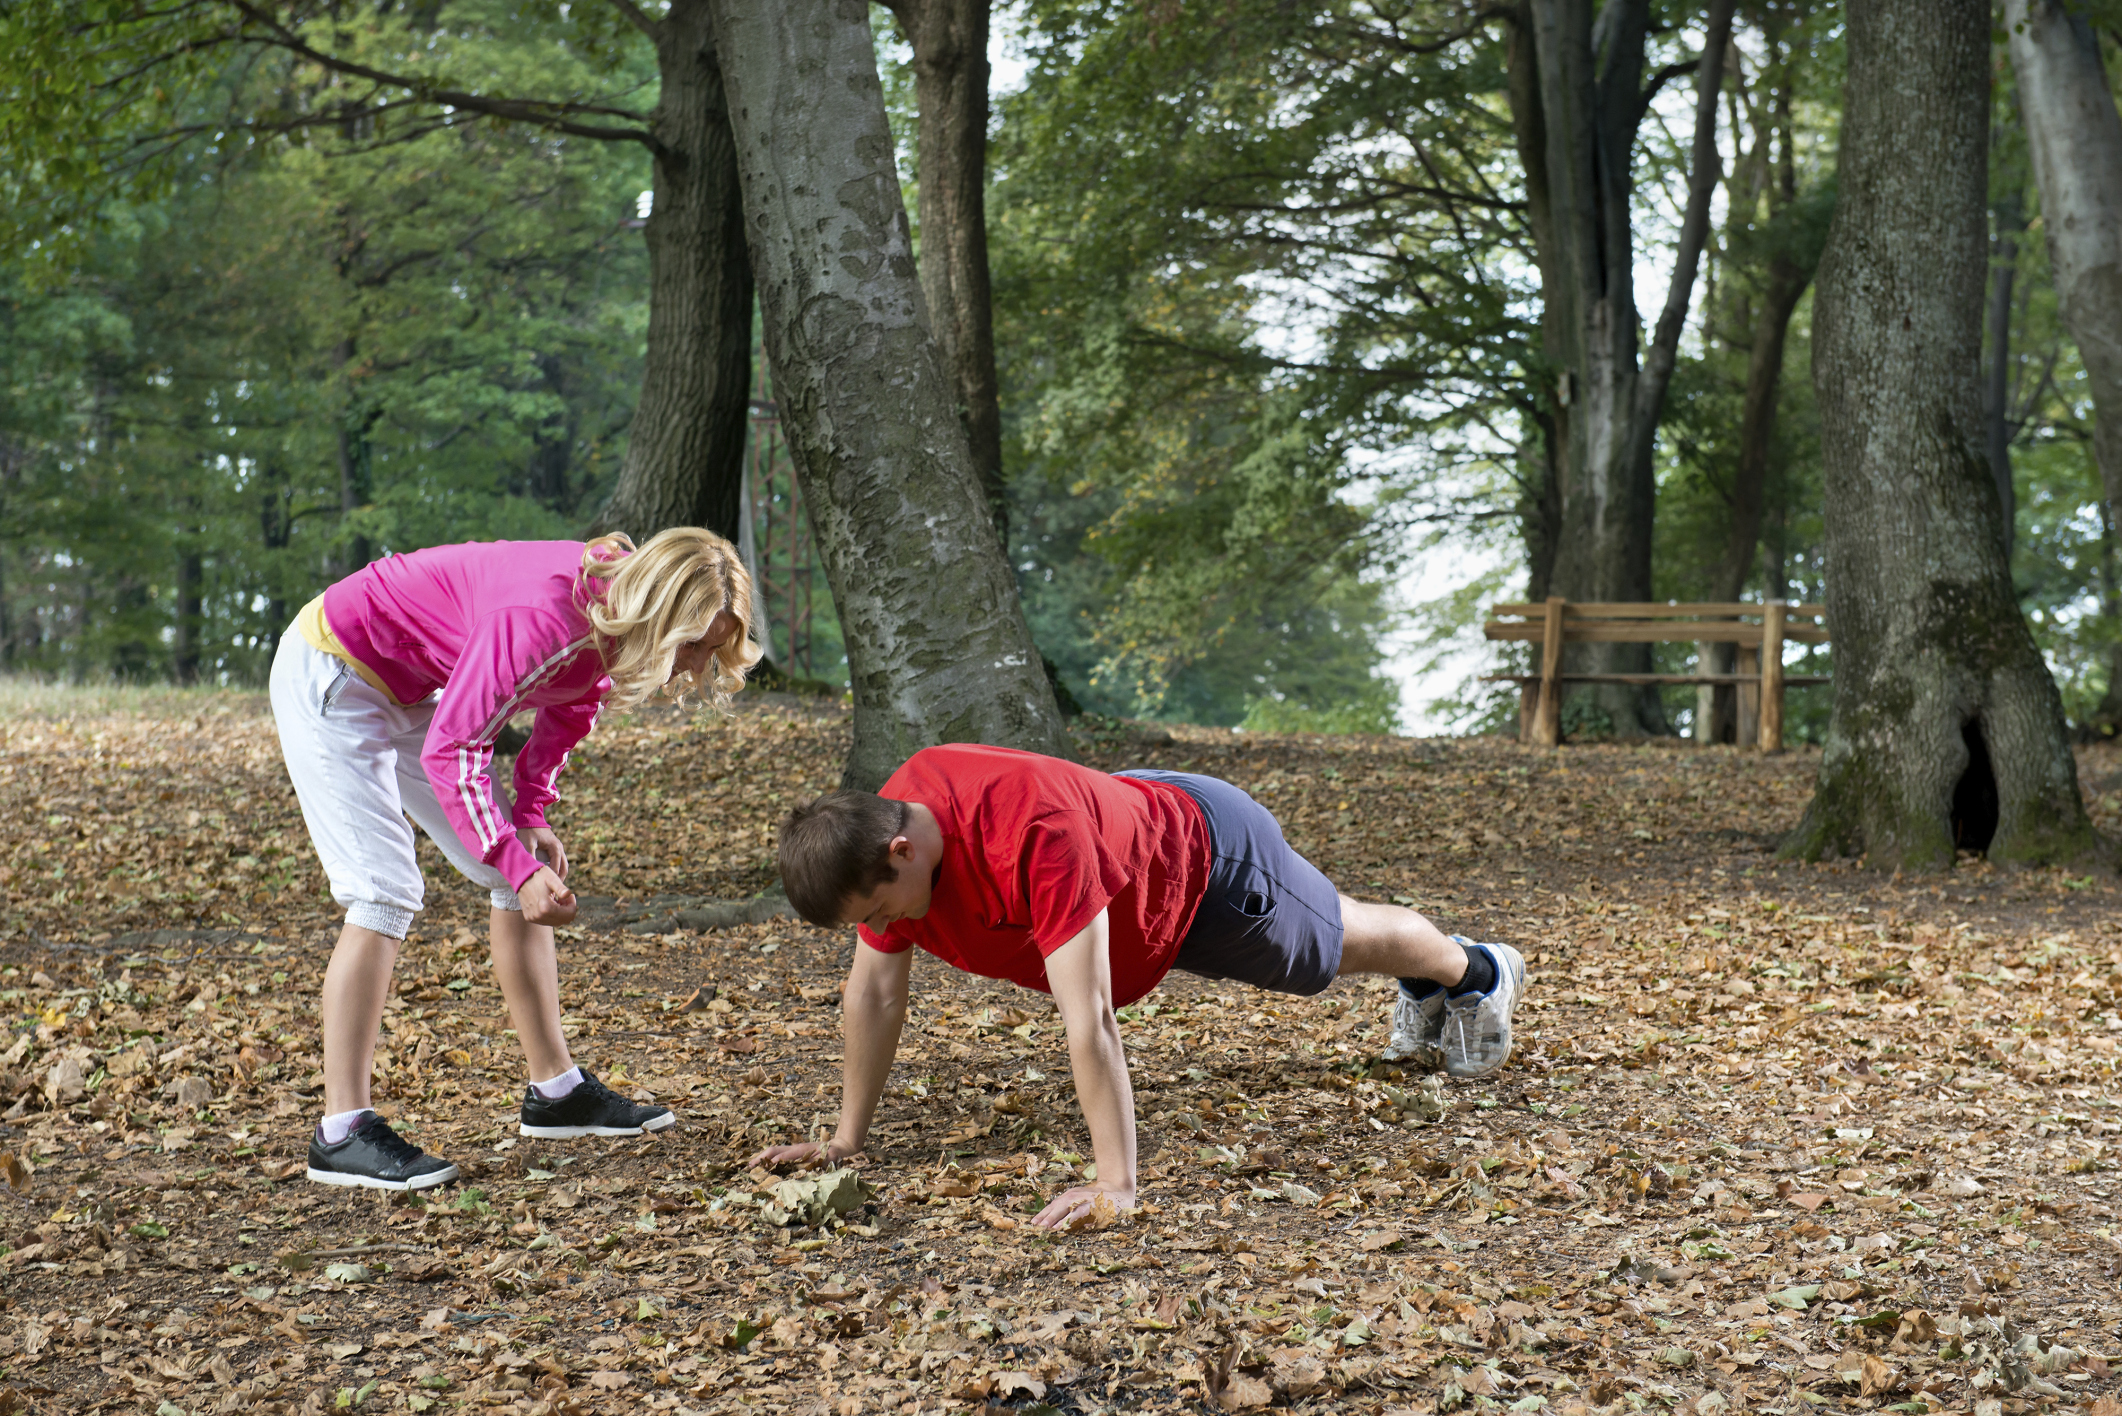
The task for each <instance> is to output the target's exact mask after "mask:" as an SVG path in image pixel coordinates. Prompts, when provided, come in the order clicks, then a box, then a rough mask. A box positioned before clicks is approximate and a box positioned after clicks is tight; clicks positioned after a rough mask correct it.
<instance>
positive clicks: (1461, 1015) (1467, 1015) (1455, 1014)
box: [1444, 1008, 1481, 1057]
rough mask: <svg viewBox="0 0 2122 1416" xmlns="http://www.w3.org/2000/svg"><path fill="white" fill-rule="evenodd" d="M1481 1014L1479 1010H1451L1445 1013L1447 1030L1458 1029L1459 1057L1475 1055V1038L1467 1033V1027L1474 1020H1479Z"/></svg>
mask: <svg viewBox="0 0 2122 1416" xmlns="http://www.w3.org/2000/svg"><path fill="white" fill-rule="evenodd" d="M1480 1012H1481V1010H1480V1009H1478V1008H1451V1009H1447V1010H1446V1012H1445V1016H1444V1025H1445V1026H1446V1027H1447V1028H1456V1029H1458V1033H1459V1055H1460V1056H1462V1057H1471V1056H1473V1055H1474V1051H1473V1038H1472V1035H1471V1034H1469V1033H1468V1032H1467V1025H1468V1024H1469V1023H1471V1022H1473V1021H1474V1019H1476V1018H1478V1017H1479V1016H1480Z"/></svg>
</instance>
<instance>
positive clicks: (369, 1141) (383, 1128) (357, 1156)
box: [309, 1111, 457, 1190]
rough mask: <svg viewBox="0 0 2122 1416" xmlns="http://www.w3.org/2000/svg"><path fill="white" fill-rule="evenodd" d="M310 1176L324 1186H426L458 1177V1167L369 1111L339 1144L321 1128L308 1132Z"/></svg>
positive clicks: (376, 1188) (400, 1187)
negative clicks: (326, 1140)
mask: <svg viewBox="0 0 2122 1416" xmlns="http://www.w3.org/2000/svg"><path fill="white" fill-rule="evenodd" d="M309 1178H310V1179H312V1180H314V1181H316V1182H317V1183H318V1184H320V1185H361V1186H365V1187H367V1188H368V1189H371V1190H425V1189H428V1188H429V1187H431V1186H435V1185H447V1184H448V1183H449V1182H450V1181H452V1180H454V1179H456V1178H457V1167H456V1166H454V1165H451V1164H450V1163H449V1162H448V1161H446V1160H444V1159H442V1158H441V1157H440V1156H432V1155H429V1154H428V1153H427V1152H426V1151H423V1150H421V1149H420V1147H418V1146H416V1145H414V1144H413V1143H412V1142H411V1141H408V1140H407V1139H405V1137H403V1136H401V1135H399V1134H398V1133H397V1132H396V1131H393V1130H392V1129H391V1127H390V1122H388V1121H386V1120H384V1119H383V1118H382V1117H381V1116H378V1115H377V1114H376V1113H375V1112H373V1111H371V1112H370V1113H369V1114H368V1115H366V1116H364V1117H362V1118H361V1119H360V1120H359V1121H356V1122H355V1123H354V1129H353V1130H351V1131H348V1132H347V1133H346V1139H345V1140H343V1141H341V1142H339V1144H338V1145H335V1146H328V1145H326V1144H324V1136H323V1133H322V1132H320V1131H312V1132H310V1137H309Z"/></svg>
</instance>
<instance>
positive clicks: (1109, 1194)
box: [1032, 1184, 1135, 1229]
mask: <svg viewBox="0 0 2122 1416" xmlns="http://www.w3.org/2000/svg"><path fill="white" fill-rule="evenodd" d="M1101 1196H1102V1197H1104V1198H1105V1199H1107V1200H1110V1201H1111V1202H1112V1206H1113V1209H1114V1210H1115V1211H1119V1212H1125V1211H1127V1210H1131V1209H1133V1208H1134V1207H1135V1191H1134V1187H1133V1186H1127V1187H1124V1188H1123V1187H1118V1186H1105V1185H1098V1184H1091V1185H1076V1186H1072V1187H1071V1188H1069V1189H1066V1190H1063V1191H1062V1192H1061V1193H1060V1194H1058V1195H1056V1196H1054V1197H1053V1199H1051V1200H1049V1201H1047V1205H1046V1208H1045V1209H1043V1210H1040V1211H1039V1213H1038V1214H1036V1215H1034V1216H1033V1217H1032V1223H1033V1224H1036V1225H1038V1226H1039V1228H1041V1229H1066V1228H1067V1227H1068V1226H1069V1225H1071V1224H1073V1223H1075V1222H1076V1221H1077V1220H1080V1219H1086V1218H1088V1217H1090V1215H1091V1214H1092V1213H1093V1212H1094V1210H1095V1209H1096V1206H1097V1203H1098V1200H1099V1198H1100V1197H1101Z"/></svg>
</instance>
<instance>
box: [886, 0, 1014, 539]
mask: <svg viewBox="0 0 2122 1416" xmlns="http://www.w3.org/2000/svg"><path fill="white" fill-rule="evenodd" d="M885 4H886V6H887V8H889V9H890V10H891V12H892V13H893V14H894V15H895V16H897V17H898V20H899V26H900V28H901V29H902V30H904V31H905V33H906V41H907V43H908V44H909V45H911V46H912V47H913V51H914V101H915V103H916V104H917V105H918V107H919V108H920V110H921V118H920V132H919V137H918V145H919V153H920V173H919V178H920V202H921V255H920V260H921V292H922V294H923V295H924V296H925V297H926V298H927V300H928V318H929V326H930V328H931V329H932V330H933V331H934V332H935V336H936V344H937V346H938V347H939V348H940V349H941V350H942V354H943V367H944V368H945V369H947V370H949V371H950V374H951V378H952V380H953V382H954V384H955V387H956V389H957V395H958V414H959V416H960V417H962V418H963V419H964V420H965V435H966V439H967V441H969V442H970V443H971V444H972V450H973V465H974V466H975V467H977V468H978V469H979V472H980V485H981V487H982V488H983V490H984V491H985V493H986V496H987V503H988V508H989V510H990V511H991V512H992V513H993V515H994V518H995V530H996V533H997V534H998V535H1000V536H1001V537H1002V543H1003V545H1004V546H1007V545H1008V544H1009V511H1008V503H1007V500H1006V499H1005V495H1004V491H1003V486H1002V405H1001V402H1000V393H999V384H998V380H997V379H996V376H995V310H994V295H993V291H992V287H991V285H990V282H989V279H988V268H987V83H988V66H987V34H988V0H885Z"/></svg>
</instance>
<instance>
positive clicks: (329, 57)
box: [233, 0, 663, 156]
mask: <svg viewBox="0 0 2122 1416" xmlns="http://www.w3.org/2000/svg"><path fill="white" fill-rule="evenodd" d="M233 2H234V6H235V8H236V9H237V10H238V11H239V12H241V13H242V14H243V15H244V16H245V17H246V18H248V19H249V20H250V22H251V23H252V24H254V25H256V26H257V27H258V28H259V29H261V30H263V31H264V32H265V35H266V36H267V37H265V38H251V37H248V36H246V37H245V39H246V40H247V42H249V43H253V44H260V43H263V44H271V45H273V46H274V47H275V48H279V49H284V50H286V51H287V52H288V53H290V54H296V55H300V56H301V57H302V58H304V59H307V60H309V61H310V62H312V63H314V64H317V65H320V66H322V67H324V68H326V69H329V70H331V71H332V72H333V73H336V74H346V75H349V76H350V77H353V78H360V79H367V80H369V81H370V82H371V83H375V84H380V85H383V86H385V87H388V88H402V89H405V90H406V91H407V92H409V93H412V94H413V95H415V96H416V97H418V98H420V99H421V100H423V101H425V102H428V103H438V104H447V105H448V106H450V107H452V108H462V109H465V110H467V111H469V112H473V113H483V114H485V115H487V116H488V117H491V118H501V119H505V120H507V121H509V122H513V123H529V124H532V125H534V126H536V127H541V128H548V129H551V130H552V131H554V132H559V133H568V134H571V135H573V136H575V137H578V138H594V139H596V140H598V141H600V142H637V143H640V144H641V145H642V146H644V147H646V148H647V149H648V150H649V151H651V152H653V153H656V154H657V155H658V156H661V155H662V153H663V145H662V144H661V143H659V142H657V141H656V138H655V136H654V135H653V134H652V133H650V132H649V130H648V128H647V127H646V126H643V127H640V128H609V127H600V126H597V125H595V124H588V123H577V122H574V121H572V120H570V119H568V118H565V117H563V116H560V115H564V114H572V113H593V114H602V115H607V116H610V117H614V118H629V119H632V120H633V121H634V122H637V123H641V124H644V125H645V124H646V123H647V122H648V119H647V117H646V116H645V115H643V114H641V113H637V112H634V111H633V110H632V109H627V108H609V107H605V106H602V105H599V104H590V103H547V102H543V101H541V100H537V99H522V98H490V97H488V96H487V95H485V94H477V93H467V92H465V91H463V90H461V89H444V88H436V87H434V86H433V85H432V83H431V82H430V81H429V80H426V79H419V78H412V77H409V76H407V75H404V74H393V73H390V72H388V71H386V70H383V69H375V68H371V67H370V66H368V65H366V64H358V63H355V62H354V61H353V60H351V59H342V58H340V57H339V56H338V55H335V54H328V53H326V52H325V51H324V50H321V49H318V48H317V47H316V46H314V45H312V44H309V43H308V42H306V41H305V40H303V38H302V37H301V36H300V35H298V34H296V33H295V32H294V31H293V30H291V29H289V28H287V27H286V26H285V25H283V24H281V23H280V22H279V21H278V20H276V19H274V18H273V17H272V16H271V15H269V14H266V13H265V12H263V11H261V10H260V9H259V8H258V7H257V6H255V5H253V4H250V3H249V0H233Z"/></svg>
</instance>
